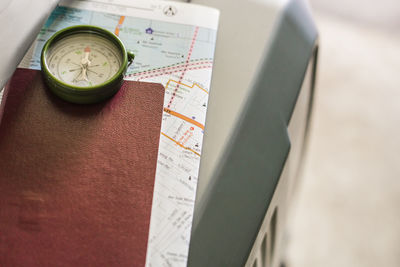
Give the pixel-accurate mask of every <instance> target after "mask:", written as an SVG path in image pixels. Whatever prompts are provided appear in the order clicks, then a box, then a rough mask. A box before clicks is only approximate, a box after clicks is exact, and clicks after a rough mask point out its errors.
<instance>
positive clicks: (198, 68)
mask: <svg viewBox="0 0 400 267" xmlns="http://www.w3.org/2000/svg"><path fill="white" fill-rule="evenodd" d="M211 68H212V66H203V67H196V68H187V69H186V70H200V69H211ZM182 70H184V69H183V67H181V68H180V69H177V70H173V71H170V72H160V73H157V74H154V75H147V76H142V77H140V78H138V79H137V80H136V81H140V80H143V79H148V78H153V77H157V76H161V75H165V74H173V73H176V72H180V71H182ZM178 85H179V84H178Z"/></svg>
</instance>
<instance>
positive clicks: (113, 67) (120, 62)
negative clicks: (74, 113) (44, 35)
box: [41, 25, 134, 104]
mask: <svg viewBox="0 0 400 267" xmlns="http://www.w3.org/2000/svg"><path fill="white" fill-rule="evenodd" d="M133 59H134V55H133V54H132V53H130V52H127V50H126V48H125V46H124V44H123V43H122V42H121V40H120V39H119V38H118V37H117V36H116V35H114V34H113V33H111V32H109V31H107V30H105V29H102V28H100V27H96V26H91V25H79V26H72V27H68V28H65V29H63V30H60V31H58V32H56V33H55V34H54V35H53V36H52V37H51V38H50V39H49V40H48V41H47V42H46V44H45V45H44V47H43V50H42V55H41V67H42V73H43V77H44V80H45V82H46V84H47V86H48V87H49V89H50V90H51V91H52V92H53V93H54V94H56V95H57V96H59V97H61V98H62V99H64V100H66V101H69V102H72V103H78V104H90V103H96V102H100V101H102V100H105V99H107V98H109V97H111V96H113V95H114V94H115V93H116V92H117V91H118V90H119V88H120V87H121V85H122V82H123V78H124V75H125V72H126V69H127V67H128V66H129V64H131V63H132V61H133Z"/></svg>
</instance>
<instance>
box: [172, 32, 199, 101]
mask: <svg viewBox="0 0 400 267" xmlns="http://www.w3.org/2000/svg"><path fill="white" fill-rule="evenodd" d="M198 32H199V27H196V28H195V29H194V34H193V38H192V43H191V44H190V49H189V53H188V56H187V59H186V64H185V68H184V69H183V71H182V74H181V76H180V77H179V82H178V83H177V84H176V88H175V90H174V92H173V93H172V96H171V99H170V100H169V103H168V105H167V107H168V108H170V107H171V104H172V101H173V100H174V98H175V94H176V92H177V91H178V88H179V83H180V82H182V79H183V77H184V76H185V73H186V71H187V67H188V65H189V60H190V57H191V56H192V52H193V47H194V44H195V42H196V38H197V33H198Z"/></svg>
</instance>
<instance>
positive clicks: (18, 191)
mask: <svg viewBox="0 0 400 267" xmlns="http://www.w3.org/2000/svg"><path fill="white" fill-rule="evenodd" d="M6 91H7V92H6V94H8V95H7V96H6V99H5V102H3V104H4V113H3V118H2V121H1V124H0V266H144V264H145V257H146V249H147V239H148V232H149V222H150V212H151V204H152V198H153V187H154V178H155V170H156V160H157V154H158V145H159V137H160V126H161V118H162V106H163V98H164V88H163V87H162V85H160V84H152V83H141V82H125V83H124V85H123V87H122V88H121V90H120V91H119V92H118V93H117V94H116V95H115V96H114V97H113V98H111V99H110V100H108V101H106V102H103V103H100V104H95V105H76V104H70V103H67V102H64V101H63V100H61V99H59V98H57V97H56V96H54V95H53V94H52V93H51V92H49V91H48V90H47V89H45V86H44V85H43V83H42V79H41V74H40V72H39V71H34V70H27V69H18V70H17V71H16V72H15V73H14V76H13V77H12V79H11V80H10V82H9V83H8V85H7V88H6Z"/></svg>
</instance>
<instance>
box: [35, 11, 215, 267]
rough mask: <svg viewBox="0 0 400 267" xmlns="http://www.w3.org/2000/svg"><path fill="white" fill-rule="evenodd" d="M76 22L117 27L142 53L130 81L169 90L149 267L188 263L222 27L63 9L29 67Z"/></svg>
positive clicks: (43, 36)
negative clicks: (46, 45)
mask: <svg viewBox="0 0 400 267" xmlns="http://www.w3.org/2000/svg"><path fill="white" fill-rule="evenodd" d="M78 24H91V25H96V26H100V27H103V28H105V29H108V30H109V31H112V32H114V33H115V34H116V35H118V36H119V37H120V39H121V40H122V41H123V43H124V44H125V46H126V47H127V49H129V50H131V51H132V52H133V53H134V54H135V55H136V58H135V60H134V63H133V64H132V65H131V66H130V67H129V69H128V72H127V73H128V75H127V76H126V79H129V80H135V81H149V82H158V83H161V84H163V85H164V87H165V103H164V115H163V122H162V127H161V134H160V147H159V157H158V165H157V171H156V183H155V192H154V199H153V208H152V215H151V216H152V217H151V224H150V236H149V245H148V252H147V266H186V261H187V253H188V247H189V240H190V230H191V223H192V216H193V207H194V200H195V193H196V185H197V178H198V172H199V164H200V156H201V148H202V140H203V133H204V132H203V131H204V124H205V119H206V110H207V101H208V94H209V90H210V81H211V72H212V65H213V55H214V47H215V41H216V30H215V29H209V28H203V27H198V26H192V25H185V24H177V23H170V22H165V21H157V20H150V19H144V18H135V17H130V16H120V15H115V14H110V13H103V12H98V11H92V10H84V9H76V8H70V7H65V6H59V7H57V8H56V9H55V10H54V12H53V13H52V15H51V16H50V18H49V19H48V21H47V22H46V23H45V25H44V27H43V28H42V30H41V32H40V34H39V35H38V37H37V40H36V42H35V44H34V46H33V47H32V49H33V50H31V57H30V59H28V60H29V61H28V62H29V67H30V68H32V69H40V53H41V50H42V47H43V45H44V43H45V42H46V40H47V39H48V38H49V37H50V36H51V35H52V34H54V33H55V32H56V31H58V30H60V29H63V28H65V27H67V26H72V25H78ZM132 116H135V114H132Z"/></svg>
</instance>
